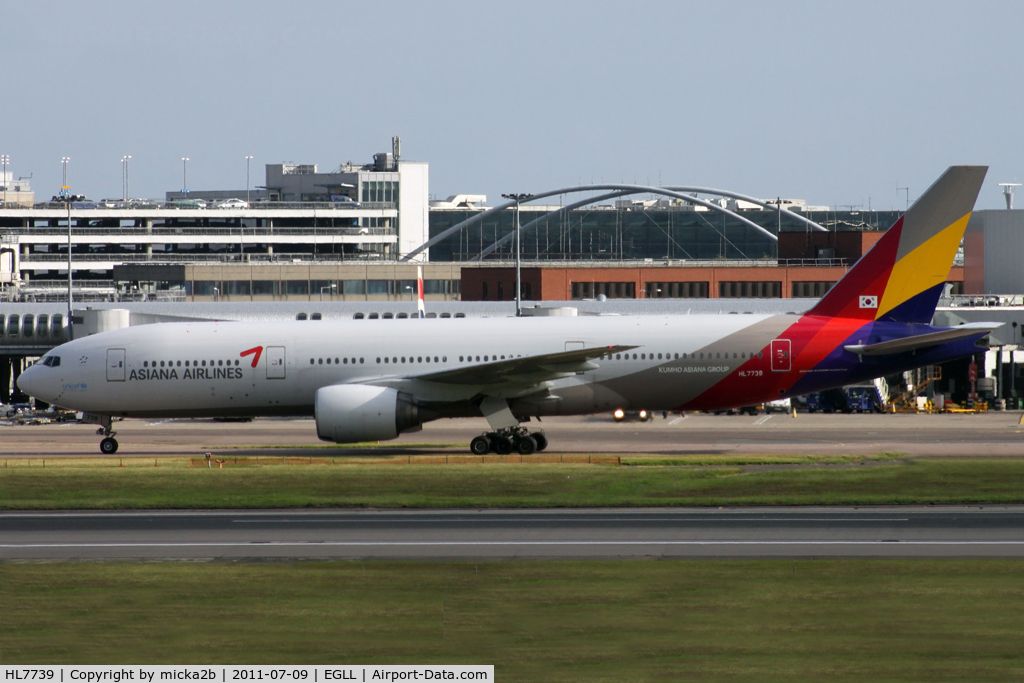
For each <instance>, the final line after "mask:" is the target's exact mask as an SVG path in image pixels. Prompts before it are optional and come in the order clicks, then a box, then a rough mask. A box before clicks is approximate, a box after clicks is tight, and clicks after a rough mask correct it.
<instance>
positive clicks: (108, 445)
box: [96, 415, 117, 455]
mask: <svg viewBox="0 0 1024 683" xmlns="http://www.w3.org/2000/svg"><path fill="white" fill-rule="evenodd" d="M112 423H113V421H112V420H111V418H110V416H109V415H104V416H103V417H101V418H100V424H101V425H102V426H101V427H100V428H99V429H97V430H96V434H99V435H102V436H103V437H104V438H103V440H102V441H100V453H102V454H103V455H113V454H114V453H117V439H115V438H114V435H115V434H117V432H115V431H114V430H112V429H111V428H110V426H111V424H112Z"/></svg>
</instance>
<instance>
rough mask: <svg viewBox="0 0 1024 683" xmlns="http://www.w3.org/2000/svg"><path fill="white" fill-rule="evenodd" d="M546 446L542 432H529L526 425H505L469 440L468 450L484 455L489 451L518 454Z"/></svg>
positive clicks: (539, 449) (535, 450) (528, 453)
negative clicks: (503, 427)
mask: <svg viewBox="0 0 1024 683" xmlns="http://www.w3.org/2000/svg"><path fill="white" fill-rule="evenodd" d="M547 447H548V439H547V437H546V436H544V432H536V433H534V434H531V433H530V432H529V430H527V429H526V427H506V428H505V429H498V430H495V431H493V432H487V433H485V434H481V435H480V436H478V437H476V438H474V439H473V440H472V441H470V442H469V450H470V452H471V453H473V454H474V455H486V454H488V453H490V452H491V451H493V452H495V453H497V454H498V455H508V454H509V453H512V452H513V451H515V452H516V453H519V454H520V455H533V454H534V453H539V452H540V451H543V450H544V449H545V448H547Z"/></svg>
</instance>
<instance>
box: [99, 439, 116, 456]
mask: <svg viewBox="0 0 1024 683" xmlns="http://www.w3.org/2000/svg"><path fill="white" fill-rule="evenodd" d="M100 452H101V453H103V454H104V455H113V454H114V453H117V439H114V438H113V437H110V436H108V437H107V438H105V439H103V441H100Z"/></svg>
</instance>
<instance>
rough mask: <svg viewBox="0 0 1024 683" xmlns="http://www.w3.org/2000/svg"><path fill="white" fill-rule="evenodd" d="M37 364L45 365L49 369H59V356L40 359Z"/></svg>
mask: <svg viewBox="0 0 1024 683" xmlns="http://www.w3.org/2000/svg"><path fill="white" fill-rule="evenodd" d="M37 364H38V365H45V366H47V367H49V368H57V367H60V356H46V357H45V358H40V359H39V361H38V363H37Z"/></svg>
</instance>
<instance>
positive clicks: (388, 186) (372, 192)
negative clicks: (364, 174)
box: [359, 180, 398, 204]
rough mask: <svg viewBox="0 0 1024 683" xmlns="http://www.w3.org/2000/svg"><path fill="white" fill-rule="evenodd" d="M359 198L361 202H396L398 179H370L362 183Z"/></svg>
mask: <svg viewBox="0 0 1024 683" xmlns="http://www.w3.org/2000/svg"><path fill="white" fill-rule="evenodd" d="M359 198H360V201H363V202H388V203H394V204H397V203H398V181H391V180H371V181H367V182H364V183H362V187H360V188H359Z"/></svg>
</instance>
